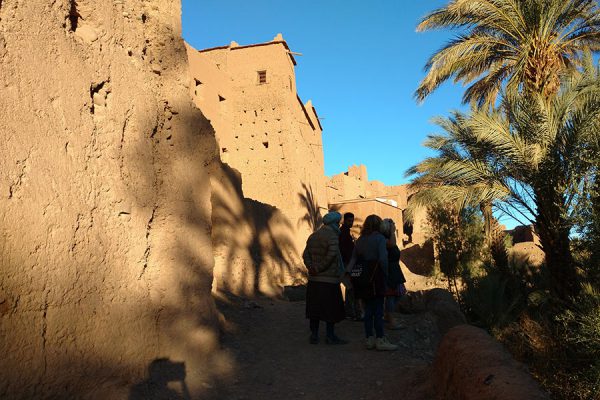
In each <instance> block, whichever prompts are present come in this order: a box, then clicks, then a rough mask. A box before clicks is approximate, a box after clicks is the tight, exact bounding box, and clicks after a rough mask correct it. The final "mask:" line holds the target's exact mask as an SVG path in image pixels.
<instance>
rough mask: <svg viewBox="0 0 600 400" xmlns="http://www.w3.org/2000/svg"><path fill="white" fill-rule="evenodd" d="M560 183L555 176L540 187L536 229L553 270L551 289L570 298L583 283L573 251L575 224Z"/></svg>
mask: <svg viewBox="0 0 600 400" xmlns="http://www.w3.org/2000/svg"><path fill="white" fill-rule="evenodd" d="M559 187H560V185H559V183H558V182H552V179H551V180H550V181H548V182H545V184H544V185H543V186H542V187H538V188H536V190H535V192H536V193H535V194H536V203H537V204H536V205H537V209H538V215H537V219H536V231H537V233H538V235H539V237H540V242H541V245H542V250H543V251H544V255H545V261H546V267H547V268H548V271H549V273H550V284H551V289H552V291H553V292H554V293H555V294H556V295H557V296H558V297H559V298H561V299H563V300H567V299H568V298H569V297H572V296H575V295H576V294H577V293H578V292H579V284H578V276H577V272H576V269H575V262H574V260H573V255H572V253H571V239H570V238H569V234H570V231H571V224H570V223H569V222H568V221H567V220H566V218H565V216H564V215H563V211H564V210H565V208H566V207H565V205H564V204H565V199H564V196H563V195H562V194H561V193H560V192H559V190H558V188H559Z"/></svg>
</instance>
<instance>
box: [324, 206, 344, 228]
mask: <svg viewBox="0 0 600 400" xmlns="http://www.w3.org/2000/svg"><path fill="white" fill-rule="evenodd" d="M341 220H342V214H340V213H339V212H337V211H329V212H328V213H327V214H325V216H324V217H323V224H324V225H327V226H329V227H331V228H332V229H333V230H335V231H336V232H337V233H340V221H341Z"/></svg>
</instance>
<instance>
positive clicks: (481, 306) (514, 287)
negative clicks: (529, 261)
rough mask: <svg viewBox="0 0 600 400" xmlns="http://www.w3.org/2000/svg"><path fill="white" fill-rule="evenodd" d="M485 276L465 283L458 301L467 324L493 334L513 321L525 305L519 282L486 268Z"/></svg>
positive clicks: (523, 293)
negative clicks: (488, 330) (467, 320)
mask: <svg viewBox="0 0 600 400" xmlns="http://www.w3.org/2000/svg"><path fill="white" fill-rule="evenodd" d="M486 270H487V271H486V273H485V274H484V275H482V276H480V277H475V278H473V279H469V280H467V281H466V284H465V290H464V292H463V293H462V295H461V297H462V300H463V303H464V305H463V309H464V310H465V311H466V314H467V316H468V317H469V320H470V321H471V322H472V323H474V324H476V325H479V326H482V327H485V328H487V329H490V330H495V329H498V328H502V327H504V326H506V325H507V324H508V323H510V322H512V321H514V320H515V319H516V316H517V315H518V314H519V312H520V311H522V309H523V308H524V306H525V304H526V296H525V290H524V287H523V285H522V282H519V281H518V279H516V278H515V277H514V276H512V275H508V274H505V273H503V272H502V271H499V270H496V269H493V268H490V267H488V268H486Z"/></svg>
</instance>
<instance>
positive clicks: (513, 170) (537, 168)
mask: <svg viewBox="0 0 600 400" xmlns="http://www.w3.org/2000/svg"><path fill="white" fill-rule="evenodd" d="M584 64H585V71H584V72H583V73H579V72H573V73H572V74H570V75H569V76H568V77H567V78H566V79H564V80H563V82H562V85H561V86H560V90H559V92H557V94H556V96H553V97H552V98H551V99H550V100H549V99H547V98H545V96H544V95H543V94H539V93H521V94H519V93H515V94H512V95H507V96H505V97H504V98H503V99H502V103H501V106H500V108H499V109H498V110H487V109H473V110H471V112H470V113H468V114H464V113H461V112H454V113H453V114H452V115H451V116H450V117H448V118H439V119H438V120H437V123H438V125H440V126H441V127H442V128H443V129H444V131H445V132H446V133H445V134H443V135H431V136H429V138H428V140H427V141H426V143H425V145H426V146H427V147H429V148H431V149H434V150H436V151H437V156H435V157H431V158H428V159H426V160H424V161H423V162H421V163H420V164H418V165H416V166H414V167H412V168H411V169H410V170H409V171H408V172H407V173H408V174H411V175H415V176H416V177H415V179H414V180H413V185H414V186H416V187H418V188H421V189H422V190H421V191H419V192H418V193H416V194H415V195H413V201H414V203H415V204H414V205H427V204H429V203H431V202H432V201H437V200H442V201H444V202H451V203H453V204H457V205H458V206H459V207H462V206H467V205H479V204H482V203H485V202H492V203H493V205H494V207H496V208H497V209H499V210H500V211H503V212H505V213H507V214H509V215H511V216H513V217H514V218H516V219H520V220H525V221H528V222H530V223H534V224H535V226H536V228H537V231H538V234H539V235H540V241H541V244H542V248H543V250H544V253H545V259H546V265H547V267H548V269H549V271H550V273H551V278H552V285H553V288H554V289H555V290H556V292H557V294H558V295H559V296H561V297H563V298H566V297H568V296H569V295H572V294H575V293H576V292H577V290H578V285H577V274H576V269H575V264H574V261H573V258H572V255H571V250H570V238H569V235H570V232H571V228H572V227H573V219H572V212H573V210H574V205H575V204H576V203H577V201H578V196H579V195H580V194H581V193H582V190H581V189H582V187H583V185H584V184H585V182H586V180H589V179H590V174H592V173H594V162H593V161H592V160H594V159H597V157H598V152H599V147H600V146H598V142H599V137H600V133H599V132H600V79H599V77H600V72H599V71H598V70H596V69H594V68H593V66H592V65H591V56H587V57H585V61H584Z"/></svg>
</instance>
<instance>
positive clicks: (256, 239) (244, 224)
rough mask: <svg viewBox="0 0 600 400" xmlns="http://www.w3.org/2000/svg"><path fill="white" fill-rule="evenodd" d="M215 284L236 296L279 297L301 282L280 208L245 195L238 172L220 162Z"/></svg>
mask: <svg viewBox="0 0 600 400" xmlns="http://www.w3.org/2000/svg"><path fill="white" fill-rule="evenodd" d="M212 189H213V190H212V209H213V214H212V239H213V245H214V252H215V272H214V275H215V283H216V289H217V290H219V291H227V292H231V293H233V294H235V295H238V296H249V297H252V296H255V295H257V294H263V295H267V296H280V295H281V291H282V288H283V287H284V286H285V285H286V284H290V283H291V284H294V283H297V282H299V281H302V279H303V277H304V274H305V272H304V270H303V269H302V268H300V266H301V263H300V261H299V257H298V254H297V250H296V248H295V245H294V237H293V235H294V229H293V227H292V225H291V223H290V221H289V220H288V219H287V218H286V217H285V216H284V215H283V214H282V213H281V211H280V210H279V209H277V208H276V207H273V206H271V205H269V204H265V203H261V202H259V201H256V200H253V199H249V198H246V197H244V193H243V191H242V178H241V175H240V173H239V172H238V171H237V170H235V169H233V168H231V167H230V166H228V165H227V164H224V163H220V162H217V163H216V168H215V171H214V174H213V177H212Z"/></svg>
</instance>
